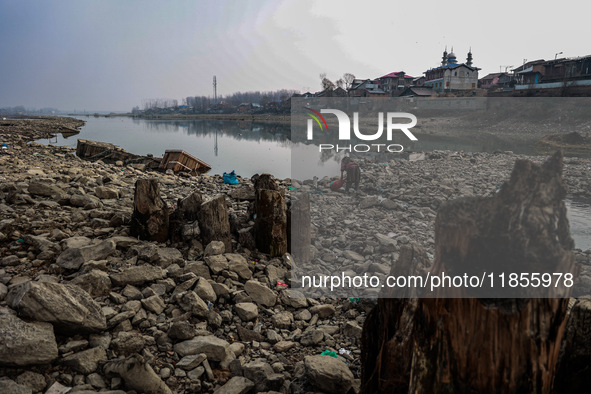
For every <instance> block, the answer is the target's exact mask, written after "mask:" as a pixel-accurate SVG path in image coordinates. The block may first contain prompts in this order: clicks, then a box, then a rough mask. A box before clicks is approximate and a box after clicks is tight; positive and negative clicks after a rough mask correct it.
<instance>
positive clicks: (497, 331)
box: [362, 154, 574, 393]
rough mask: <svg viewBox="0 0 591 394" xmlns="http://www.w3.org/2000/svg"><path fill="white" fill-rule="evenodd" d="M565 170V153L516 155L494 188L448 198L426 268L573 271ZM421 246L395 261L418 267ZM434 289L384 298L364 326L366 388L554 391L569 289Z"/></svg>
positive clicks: (433, 270)
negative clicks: (500, 293)
mask: <svg viewBox="0 0 591 394" xmlns="http://www.w3.org/2000/svg"><path fill="white" fill-rule="evenodd" d="M561 172H562V156H561V155H560V154H556V155H555V156H554V157H552V158H551V159H550V160H549V161H548V162H546V163H545V164H544V165H543V166H542V167H538V166H536V165H534V164H533V163H531V162H528V161H521V160H520V161H517V162H516V164H515V168H514V170H513V173H512V175H511V179H510V181H509V182H507V183H506V184H505V185H503V187H502V190H501V192H500V193H498V194H497V195H496V196H495V197H493V198H465V199H459V200H456V201H452V202H451V203H449V204H447V205H445V206H443V207H442V208H441V209H440V211H439V213H438V215H437V219H436V223H435V236H436V251H435V263H434V265H433V267H432V268H431V270H430V274H431V275H437V274H439V273H441V272H448V273H449V272H450V270H453V269H456V272H457V273H460V272H462V270H465V271H464V272H466V271H468V272H470V270H471V269H472V270H473V269H478V268H482V267H487V266H490V264H493V265H494V266H495V267H497V270H498V271H499V272H500V271H501V270H502V271H505V272H516V271H520V272H535V271H534V270H535V269H539V267H546V268H548V269H549V270H552V271H554V272H563V273H564V272H573V271H574V269H573V268H574V256H573V254H572V252H571V250H572V247H573V241H572V239H571V238H570V234H569V231H568V222H567V221H566V209H565V206H564V203H563V201H562V200H563V198H564V197H565V193H566V192H565V189H564V186H563V183H562V178H561ZM403 252H404V251H403ZM423 254H424V251H423V252H421V250H420V248H416V249H413V251H412V253H411V252H408V251H406V252H404V253H401V258H400V260H399V262H398V263H397V265H402V267H399V268H398V269H399V270H402V271H404V272H405V273H413V271H416V267H413V264H412V262H413V261H419V262H420V261H424V257H422V255H423ZM404 267H406V268H404ZM452 267H453V268H452ZM396 269H397V268H396V267H393V269H392V271H393V272H396ZM384 295H388V296H396V295H397V296H400V294H384ZM434 295H435V298H429V299H427V298H420V299H417V298H410V299H386V298H381V299H379V301H378V305H377V306H376V308H374V310H373V311H372V312H371V313H370V315H369V316H368V318H367V320H366V322H365V325H364V330H363V337H362V364H363V367H362V391H363V392H366V393H370V392H371V393H373V392H410V393H415V392H417V393H419V392H433V393H442V392H445V393H448V392H459V393H464V392H528V393H530V392H541V393H546V392H550V391H551V390H552V385H553V380H554V377H555V373H556V365H557V361H558V355H559V350H560V344H561V340H562V337H563V333H564V330H565V322H566V319H565V316H566V312H567V304H568V298H522V299H507V298H494V299H490V298H489V299H482V298H460V297H467V296H468V297H469V296H470V294H467V293H466V291H465V290H457V291H456V293H455V294H454V296H455V297H457V298H443V297H441V294H439V295H440V296H439V297H437V295H438V294H434ZM402 296H408V297H413V295H412V294H406V295H405V294H403V295H402ZM446 296H447V297H450V295H449V294H448V295H446ZM566 296H567V297H568V294H566Z"/></svg>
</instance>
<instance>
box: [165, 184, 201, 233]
mask: <svg viewBox="0 0 591 394" xmlns="http://www.w3.org/2000/svg"><path fill="white" fill-rule="evenodd" d="M202 203H203V196H202V195H201V193H199V192H198V191H195V192H193V193H192V194H191V195H189V196H188V197H186V198H183V199H181V198H179V199H178V202H177V208H176V210H175V211H174V212H173V213H172V214H170V219H169V220H170V231H169V236H170V239H171V240H172V241H173V242H178V241H180V240H182V234H181V233H182V231H183V226H184V225H185V224H186V223H187V222H195V221H196V220H197V216H198V213H199V210H200V209H201V204H202Z"/></svg>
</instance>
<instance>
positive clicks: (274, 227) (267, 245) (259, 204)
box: [254, 174, 287, 257]
mask: <svg viewBox="0 0 591 394" xmlns="http://www.w3.org/2000/svg"><path fill="white" fill-rule="evenodd" d="M254 187H255V212H256V219H255V222H254V239H255V243H256V247H257V249H258V250H259V251H261V252H263V253H268V254H270V255H271V257H276V256H282V255H283V254H284V253H286V252H287V206H286V203H285V197H284V195H283V194H282V193H281V192H280V191H279V190H278V189H279V188H278V186H277V184H276V182H275V180H274V179H273V177H272V176H271V175H269V174H263V175H261V176H260V177H258V178H257V179H256V180H255V185H254Z"/></svg>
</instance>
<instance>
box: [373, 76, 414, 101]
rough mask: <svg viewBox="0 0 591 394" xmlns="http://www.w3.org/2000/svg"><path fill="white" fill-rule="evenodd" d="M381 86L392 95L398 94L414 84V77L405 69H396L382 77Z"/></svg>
mask: <svg viewBox="0 0 591 394" xmlns="http://www.w3.org/2000/svg"><path fill="white" fill-rule="evenodd" d="M378 79H379V80H380V87H381V89H382V90H383V91H384V92H386V94H388V95H390V96H398V95H400V93H402V91H403V90H404V89H406V88H408V87H409V86H412V85H413V80H414V78H413V77H411V76H410V75H406V74H405V72H404V71H395V72H392V73H390V74H386V75H384V76H382V77H380V78H378Z"/></svg>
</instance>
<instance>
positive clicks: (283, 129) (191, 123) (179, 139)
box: [38, 117, 591, 250]
mask: <svg viewBox="0 0 591 394" xmlns="http://www.w3.org/2000/svg"><path fill="white" fill-rule="evenodd" d="M79 119H81V120H84V121H85V122H86V125H85V126H84V127H82V130H81V132H80V134H78V135H75V136H72V137H69V138H63V137H62V136H61V135H58V137H57V138H54V139H52V140H50V141H48V140H42V141H38V142H41V143H51V144H54V145H66V146H72V147H75V146H76V143H77V140H78V139H79V138H81V139H88V140H93V141H103V142H109V143H112V144H115V145H117V146H120V147H121V148H123V149H125V150H127V151H128V152H132V153H135V154H138V155H145V154H148V153H152V154H153V155H154V156H162V155H163V154H164V151H165V150H167V149H182V150H184V151H186V152H188V153H190V154H192V155H193V156H195V157H198V158H199V159H201V160H203V161H205V162H206V163H208V164H209V165H211V167H212V170H211V171H210V174H222V173H224V172H229V171H232V170H235V171H236V173H237V174H238V175H240V176H243V177H250V176H252V175H254V174H256V173H259V174H262V173H264V172H268V173H271V174H273V175H274V176H275V177H277V178H281V179H283V178H290V177H291V172H292V171H291V168H292V157H291V152H292V149H293V148H297V149H298V150H299V152H302V149H303V150H305V151H308V150H309V157H310V159H309V160H300V161H299V162H297V163H296V162H294V163H293V165H294V166H298V168H300V167H304V168H305V170H304V172H305V173H309V174H312V173H315V174H316V175H317V176H318V177H323V176H337V175H339V174H340V163H339V159H337V158H333V157H331V158H325V159H324V161H322V160H321V159H320V158H319V155H318V153H317V150H316V149H317V147H315V146H312V145H308V146H305V145H302V144H299V143H293V142H292V141H291V140H290V126H289V125H277V124H267V123H251V122H239V121H217V120H148V119H134V118H130V117H110V118H104V117H98V118H95V117H79ZM419 135H420V134H419ZM409 148H410V149H412V150H414V151H422V150H434V149H450V150H464V151H467V152H494V151H495V150H512V151H514V152H516V153H529V154H534V153H535V152H534V151H533V149H532V146H531V144H523V145H522V146H518V145H515V143H511V144H508V143H507V142H506V141H502V140H501V139H496V138H491V139H485V140H482V139H480V140H475V139H473V138H458V137H441V136H431V135H425V136H421V137H420V138H419V141H417V142H415V143H413V144H412V146H410V147H409ZM405 149H406V150H408V148H407V144H405ZM306 156H307V155H306ZM298 157H301V155H299V154H298ZM308 168H309V171H307V169H308ZM298 172H299V171H298ZM567 208H568V217H569V221H570V224H571V235H572V236H573V238H574V240H575V244H576V247H577V248H581V249H583V250H586V249H589V248H591V202H590V201H567Z"/></svg>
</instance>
